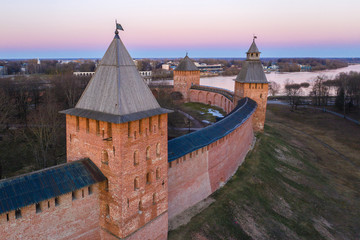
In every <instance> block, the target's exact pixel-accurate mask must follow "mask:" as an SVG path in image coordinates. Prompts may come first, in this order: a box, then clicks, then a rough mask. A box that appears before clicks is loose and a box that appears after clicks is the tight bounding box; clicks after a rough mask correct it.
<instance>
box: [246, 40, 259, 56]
mask: <svg viewBox="0 0 360 240" xmlns="http://www.w3.org/2000/svg"><path fill="white" fill-rule="evenodd" d="M247 52H248V53H259V52H260V51H259V49H258V47H257V46H256V43H255V38H254V39H253V42H252V44H251V46H250V48H249V50H248V51H247Z"/></svg>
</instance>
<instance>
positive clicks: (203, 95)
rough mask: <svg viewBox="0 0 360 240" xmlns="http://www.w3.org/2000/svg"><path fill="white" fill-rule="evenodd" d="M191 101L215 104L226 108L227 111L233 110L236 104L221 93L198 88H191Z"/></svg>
mask: <svg viewBox="0 0 360 240" xmlns="http://www.w3.org/2000/svg"><path fill="white" fill-rule="evenodd" d="M189 101H190V102H201V103H205V104H210V105H213V106H217V107H220V108H222V109H224V111H225V112H226V113H229V112H231V110H233V108H234V104H233V102H232V101H230V100H229V99H228V98H226V97H225V96H223V95H222V94H220V93H215V92H208V91H202V90H197V89H190V97H189Z"/></svg>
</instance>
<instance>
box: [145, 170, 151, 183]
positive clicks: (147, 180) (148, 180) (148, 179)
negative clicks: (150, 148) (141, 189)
mask: <svg viewBox="0 0 360 240" xmlns="http://www.w3.org/2000/svg"><path fill="white" fill-rule="evenodd" d="M150 183H151V173H150V172H148V173H147V174H146V184H150Z"/></svg>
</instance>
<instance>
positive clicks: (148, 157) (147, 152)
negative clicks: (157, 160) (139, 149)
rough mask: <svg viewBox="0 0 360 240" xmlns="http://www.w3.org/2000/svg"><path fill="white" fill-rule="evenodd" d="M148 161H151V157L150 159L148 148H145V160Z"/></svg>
mask: <svg viewBox="0 0 360 240" xmlns="http://www.w3.org/2000/svg"><path fill="white" fill-rule="evenodd" d="M150 159H151V157H150V146H148V147H147V148H146V160H150Z"/></svg>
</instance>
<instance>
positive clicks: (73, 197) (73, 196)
mask: <svg viewBox="0 0 360 240" xmlns="http://www.w3.org/2000/svg"><path fill="white" fill-rule="evenodd" d="M71 198H72V200H73V201H74V200H76V194H75V192H71Z"/></svg>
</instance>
